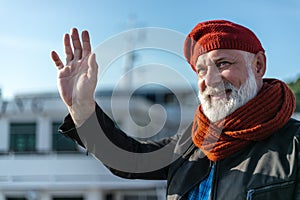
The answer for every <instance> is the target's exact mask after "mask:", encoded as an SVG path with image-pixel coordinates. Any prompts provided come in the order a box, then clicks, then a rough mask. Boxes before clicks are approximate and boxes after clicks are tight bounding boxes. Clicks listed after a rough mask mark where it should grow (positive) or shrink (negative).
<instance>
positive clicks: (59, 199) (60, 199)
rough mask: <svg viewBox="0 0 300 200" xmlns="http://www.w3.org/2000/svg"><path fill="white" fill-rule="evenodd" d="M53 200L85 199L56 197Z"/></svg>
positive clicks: (81, 198) (81, 199)
mask: <svg viewBox="0 0 300 200" xmlns="http://www.w3.org/2000/svg"><path fill="white" fill-rule="evenodd" d="M52 199H53V200H83V197H54V198H52Z"/></svg>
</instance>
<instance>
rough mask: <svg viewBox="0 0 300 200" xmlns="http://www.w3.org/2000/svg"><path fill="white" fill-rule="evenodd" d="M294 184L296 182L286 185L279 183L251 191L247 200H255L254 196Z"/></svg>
mask: <svg viewBox="0 0 300 200" xmlns="http://www.w3.org/2000/svg"><path fill="white" fill-rule="evenodd" d="M294 182H295V181H289V182H286V183H278V184H274V185H269V186H265V187H261V188H256V189H254V188H253V189H250V190H248V192H247V200H253V195H254V194H259V193H261V192H264V191H268V190H270V189H276V188H277V187H285V186H289V185H290V184H294Z"/></svg>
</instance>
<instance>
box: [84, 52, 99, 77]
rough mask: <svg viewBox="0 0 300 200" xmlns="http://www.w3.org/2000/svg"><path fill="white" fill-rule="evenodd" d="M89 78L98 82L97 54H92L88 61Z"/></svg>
mask: <svg viewBox="0 0 300 200" xmlns="http://www.w3.org/2000/svg"><path fill="white" fill-rule="evenodd" d="M88 66H89V68H88V74H87V75H88V77H89V78H91V79H93V80H94V81H97V75H98V64H97V61H96V55H95V53H93V54H91V55H90V56H89V59H88Z"/></svg>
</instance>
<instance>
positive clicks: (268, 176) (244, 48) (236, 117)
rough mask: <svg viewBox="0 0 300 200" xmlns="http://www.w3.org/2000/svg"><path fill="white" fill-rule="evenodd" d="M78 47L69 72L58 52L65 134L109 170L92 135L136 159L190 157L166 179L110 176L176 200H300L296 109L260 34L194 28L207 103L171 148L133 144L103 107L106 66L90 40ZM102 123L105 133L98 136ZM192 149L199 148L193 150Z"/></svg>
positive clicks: (165, 170) (163, 175) (191, 50)
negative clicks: (273, 74) (147, 185)
mask: <svg viewBox="0 0 300 200" xmlns="http://www.w3.org/2000/svg"><path fill="white" fill-rule="evenodd" d="M71 37H72V43H73V48H74V49H72V48H71V44H70V43H71V42H70V38H69V35H68V34H66V35H65V39H64V46H65V52H66V60H67V63H66V64H65V65H64V64H63V63H62V61H61V60H60V58H59V56H58V55H57V54H56V53H55V52H52V59H53V61H54V62H55V65H56V66H57V68H58V86H59V91H60V94H61V97H62V99H63V101H64V102H65V104H66V105H67V107H68V109H69V112H70V115H68V116H67V117H66V118H65V121H64V124H63V125H62V126H61V132H62V133H63V134H64V135H65V136H67V137H70V138H72V139H73V140H75V141H77V142H78V143H79V144H80V145H82V146H84V147H86V148H87V149H88V150H89V151H90V152H92V153H95V155H96V157H98V158H99V159H100V160H102V158H103V155H102V154H106V153H108V152H105V149H102V150H101V147H100V146H101V145H98V146H97V145H95V143H94V141H88V139H87V138H85V134H87V135H88V134H89V133H88V132H93V133H92V134H100V133H101V134H104V135H105V137H107V138H109V139H110V140H112V141H113V142H114V144H115V145H117V146H119V147H121V148H122V149H125V150H127V151H131V152H138V153H145V152H152V151H155V150H158V149H160V148H161V147H163V146H165V145H167V144H169V143H173V144H176V145H174V149H173V150H174V151H171V152H170V151H168V152H169V155H168V156H169V157H174V154H178V152H180V156H178V157H176V159H174V160H172V162H170V163H169V164H168V165H166V166H163V167H162V168H161V169H155V170H153V171H147V172H141V171H137V172H134V171H126V170H123V171H122V170H120V169H114V168H113V167H112V166H108V168H109V169H110V170H111V171H112V172H113V173H114V174H116V175H118V176H121V177H125V178H131V179H133V178H139V179H161V180H167V184H168V186H167V199H195V200H198V199H201V200H208V199H211V200H215V199H218V200H220V199H226V200H235V199H264V200H268V199H270V200H271V199H272V200H276V199H282V200H283V199H300V195H299V194H298V193H299V190H300V185H299V182H298V180H300V174H298V169H299V167H300V161H299V148H300V146H299V133H300V130H299V127H300V126H299V125H300V124H299V122H298V121H296V120H294V119H292V118H291V116H292V113H293V112H294V109H295V99H294V96H293V94H292V92H291V90H290V89H289V88H288V87H287V85H286V84H285V83H283V82H281V81H279V80H276V79H263V76H264V74H265V70H266V57H265V53H264V49H263V47H262V45H261V43H260V41H259V39H258V38H257V37H256V36H255V34H254V33H253V32H252V31H251V30H249V29H248V28H246V27H244V26H241V25H239V24H236V23H233V22H230V21H226V20H211V21H206V22H201V23H199V24H197V25H196V26H195V27H194V29H193V30H192V31H191V32H190V34H189V35H188V36H187V37H186V40H185V43H184V53H185V57H186V59H187V61H188V62H189V64H190V65H191V67H192V68H193V70H194V71H195V72H196V73H197V75H198V88H199V99H200V102H201V104H200V105H199V107H198V108H197V110H196V114H195V117H194V122H193V124H192V127H189V128H188V129H187V130H186V131H184V132H183V133H181V134H177V135H176V136H174V137H172V138H166V139H164V140H163V141H161V142H150V141H149V142H143V143H141V142H139V141H136V140H134V139H132V138H130V137H128V136H126V134H125V133H123V132H122V131H121V130H119V129H118V128H117V127H116V126H115V125H114V122H113V121H112V120H111V119H109V117H108V116H107V115H106V114H105V113H104V112H103V111H102V110H101V108H100V107H99V106H98V105H97V104H96V103H95V100H94V98H93V95H94V90H95V87H96V82H97V75H96V74H97V67H98V65H97V63H96V59H95V55H94V54H91V47H90V40H89V36H88V33H87V32H86V31H83V33H82V44H81V42H80V39H79V36H78V32H77V30H76V29H73V30H72V33H71ZM95 123H97V124H99V125H100V126H99V127H98V128H97V127H96V128H95V129H94V128H93V129H90V128H89V126H93V124H95ZM79 131H80V132H81V133H84V134H80V136H79V134H78V132H79ZM183 140H184V141H185V142H182V141H183ZM186 141H190V144H191V145H189V146H188V147H184V144H186ZM95 148H97V150H96V151H97V152H96V151H95ZM99 149H100V150H101V153H100V154H99V153H98V152H99ZM172 154H173V155H172ZM103 160H104V159H103ZM136 161H137V163H135V165H134V166H137V165H138V164H139V163H138V160H136ZM104 164H106V163H105V162H104ZM149 165H151V163H149Z"/></svg>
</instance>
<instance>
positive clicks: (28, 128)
mask: <svg viewBox="0 0 300 200" xmlns="http://www.w3.org/2000/svg"><path fill="white" fill-rule="evenodd" d="M35 135H36V124H35V123H11V124H10V148H9V149H10V151H13V152H33V151H35V143H36V137H35Z"/></svg>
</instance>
